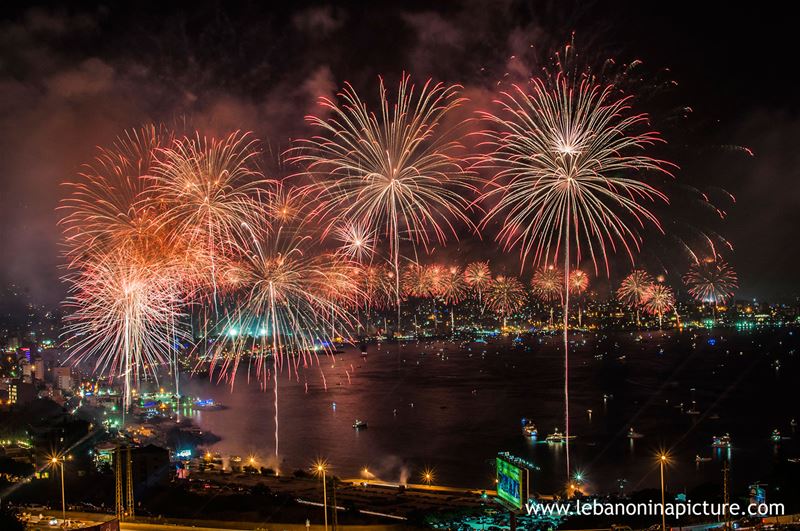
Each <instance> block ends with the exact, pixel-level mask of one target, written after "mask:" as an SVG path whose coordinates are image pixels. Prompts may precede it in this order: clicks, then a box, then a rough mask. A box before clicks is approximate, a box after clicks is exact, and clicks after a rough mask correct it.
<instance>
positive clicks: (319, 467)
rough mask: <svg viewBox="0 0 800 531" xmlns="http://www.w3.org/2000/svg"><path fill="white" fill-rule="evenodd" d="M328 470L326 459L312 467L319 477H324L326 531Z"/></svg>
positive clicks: (326, 526) (323, 501)
mask: <svg viewBox="0 0 800 531" xmlns="http://www.w3.org/2000/svg"><path fill="white" fill-rule="evenodd" d="M327 470H328V462H327V461H325V460H324V459H318V460H317V462H316V463H314V466H313V467H312V471H313V472H314V473H315V474H316V475H317V476H320V475H321V476H322V510H323V514H324V515H325V516H324V521H325V531H328V482H327V479H326V477H325V472H327Z"/></svg>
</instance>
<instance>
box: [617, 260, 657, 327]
mask: <svg viewBox="0 0 800 531" xmlns="http://www.w3.org/2000/svg"><path fill="white" fill-rule="evenodd" d="M653 284H654V282H653V277H651V276H650V274H649V273H648V272H647V271H644V270H642V269H634V270H633V271H631V273H630V274H629V275H628V276H627V277H625V278H624V279H622V282H621V283H620V285H619V289H617V299H618V300H619V301H620V302H621V303H622V304H625V305H627V306H630V307H631V308H635V309H636V324H639V323H640V321H639V308H640V307H641V306H642V304H644V302H645V301H646V300H647V297H648V296H649V293H650V289H651V288H652V287H653Z"/></svg>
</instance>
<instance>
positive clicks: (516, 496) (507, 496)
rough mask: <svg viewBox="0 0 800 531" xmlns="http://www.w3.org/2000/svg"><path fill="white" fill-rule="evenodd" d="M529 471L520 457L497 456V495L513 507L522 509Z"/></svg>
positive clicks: (525, 498)
mask: <svg viewBox="0 0 800 531" xmlns="http://www.w3.org/2000/svg"><path fill="white" fill-rule="evenodd" d="M529 474H530V471H529V470H528V468H527V467H526V466H525V464H524V462H522V460H521V459H515V458H514V457H512V456H510V455H508V454H500V455H498V456H497V497H498V498H500V500H502V501H503V502H505V503H506V504H508V505H509V506H511V507H513V508H514V509H520V510H521V509H523V508H524V507H525V503H526V502H527V501H528V488H529V485H528V478H529Z"/></svg>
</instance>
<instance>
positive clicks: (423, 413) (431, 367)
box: [184, 331, 800, 492]
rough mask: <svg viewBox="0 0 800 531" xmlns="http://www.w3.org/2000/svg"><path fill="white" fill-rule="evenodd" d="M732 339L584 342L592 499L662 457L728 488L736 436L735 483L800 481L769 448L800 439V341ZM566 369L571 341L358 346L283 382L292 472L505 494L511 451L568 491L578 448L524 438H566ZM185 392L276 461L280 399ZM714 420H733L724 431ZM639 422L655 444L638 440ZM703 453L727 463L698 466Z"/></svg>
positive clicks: (641, 479)
mask: <svg viewBox="0 0 800 531" xmlns="http://www.w3.org/2000/svg"><path fill="white" fill-rule="evenodd" d="M778 335H780V336H782V339H783V344H782V345H781V346H780V347H778V344H777V342H778V341H779V340H780V339H781V338H780V337H778ZM716 337H717V338H718V341H717V344H716V345H714V346H711V345H709V344H708V343H707V342H706V341H705V338H704V337H700V338H693V337H692V335H691V334H690V333H684V334H683V335H677V334H673V336H672V337H669V338H665V337H663V336H660V335H659V334H652V335H649V334H645V335H644V340H643V341H641V342H635V341H633V340H632V337H631V336H630V335H621V336H619V337H614V338H607V339H600V340H597V339H596V338H594V337H593V336H591V335H586V336H585V337H582V336H580V335H577V334H576V339H577V340H578V341H577V342H576V343H575V345H574V347H573V348H574V351H572V354H571V367H572V369H571V371H572V372H571V377H570V389H571V401H570V402H571V403H570V408H571V409H570V412H571V415H570V418H571V423H572V432H573V434H576V435H577V436H578V438H577V439H576V440H575V441H574V442H573V443H572V444H571V452H572V461H573V463H574V468H575V469H579V470H581V471H582V472H583V474H584V475H585V476H586V477H587V478H588V481H589V488H591V489H596V490H601V491H608V490H613V489H615V488H616V485H617V484H618V483H617V480H618V479H626V480H627V489H628V490H637V489H641V488H645V487H656V486H657V484H658V467H657V463H656V462H655V460H654V459H653V456H654V454H655V453H656V451H657V450H658V449H660V448H671V453H672V455H673V458H674V463H673V464H672V465H671V467H670V471H669V480H670V482H671V484H672V485H675V486H676V488H677V486H679V485H680V486H683V487H686V488H690V487H692V486H693V485H698V484H700V483H703V482H714V483H719V482H720V481H721V472H720V469H721V459H722V457H723V454H722V453H720V452H715V451H712V449H711V447H710V442H711V436H712V435H715V434H717V435H719V434H723V433H725V432H730V433H731V435H732V438H733V445H734V449H733V451H732V452H731V463H732V469H733V471H734V476H733V477H734V480H735V481H737V482H739V483H742V484H743V485H744V484H745V483H746V482H748V481H755V480H757V479H759V480H762V481H767V479H766V478H768V477H770V475H772V477H773V479H774V481H776V482H779V481H780V477H782V476H781V474H783V472H782V470H784V469H786V467H787V466H789V467H791V466H796V467H799V468H798V469H799V470H800V465H787V464H786V463H785V458H786V457H796V456H798V455H800V452H798V451H797V448H798V445H797V444H796V441H795V440H794V438H793V439H792V440H787V441H784V442H782V443H781V445H780V446H779V447H778V448H777V449H776V448H775V447H774V445H773V444H772V443H771V442H770V441H769V434H770V432H771V431H772V429H773V428H776V427H778V428H780V429H781V430H782V431H784V432H785V433H786V434H789V432H790V428H789V419H790V418H792V417H800V411H796V410H795V403H796V400H794V398H793V397H794V389H796V388H797V385H798V383H800V379H799V376H800V374H799V371H798V370H797V367H796V364H795V362H794V357H793V356H790V355H788V354H786V353H787V352H788V351H789V349H791V348H793V345H792V343H793V338H791V337H789V336H787V335H786V332H785V331H784V332H778V333H777V334H768V335H765V336H764V337H758V338H756V336H753V335H742V336H735V335H730V336H729V337H723V338H719V336H718V335H717V336H716ZM582 339H586V344H585V345H584V344H582V343H583V342H582ZM762 340H763V341H764V343H763V344H762V345H761V346H760V347H759V343H760V342H761V341H762ZM767 342H773V343H774V344H769V345H768V344H767ZM692 344H695V345H697V348H693V347H692ZM662 348H663V349H664V353H663V354H659V350H660V349H662ZM484 351H485V352H484ZM726 351H729V352H730V353H727V352H726ZM740 351H742V352H743V354H742V355H739V352H740ZM767 352H770V353H769V354H766V353H767ZM599 354H603V357H602V359H598V358H597V357H596V356H597V355H599ZM623 356H624V358H623ZM776 356H782V357H783V358H784V359H783V365H782V368H781V371H780V372H776V371H775V370H774V369H773V368H772V367H771V366H770V362H771V360H772V359H774V357H776ZM562 364H563V358H562V354H561V350H560V338H558V337H548V338H544V339H542V340H541V341H540V340H538V339H537V338H534V339H531V340H529V341H526V344H525V346H524V347H513V346H512V345H511V344H509V343H506V344H502V343H494V344H493V343H490V344H488V345H485V344H472V345H470V346H469V348H464V349H462V348H460V347H459V346H458V345H453V344H448V343H444V342H434V343H418V344H417V343H413V344H407V345H402V346H401V345H397V344H387V343H383V344H381V345H380V346H378V345H370V348H369V356H368V357H367V358H366V359H363V358H362V357H361V356H360V355H359V352H358V349H346V351H345V352H344V353H342V354H337V355H336V360H335V363H334V361H333V360H332V359H331V358H323V359H322V360H321V365H322V369H320V367H316V366H315V367H313V368H310V369H306V370H305V371H302V372H301V373H300V375H299V380H297V379H294V378H295V377H294V375H293V377H292V379H289V378H288V375H287V374H282V375H281V379H280V381H279V392H280V445H281V456H280V457H281V469H282V470H283V471H284V472H291V471H293V470H295V469H297V468H307V467H308V466H309V465H310V463H311V462H312V461H313V460H314V458H316V457H318V456H324V457H325V458H326V459H328V461H329V462H330V463H331V464H332V465H333V466H334V467H335V470H336V474H337V475H339V476H340V477H356V476H357V475H358V473H359V471H360V470H361V469H363V468H364V467H365V466H367V467H368V468H369V470H370V471H371V472H372V473H373V474H375V475H376V476H378V477H379V478H382V479H386V480H392V481H398V480H406V479H407V480H409V481H418V480H419V477H418V476H419V474H420V472H421V471H422V470H423V469H424V468H426V467H432V468H433V469H434V470H435V472H436V477H437V481H439V482H441V483H443V484H451V485H459V486H470V487H476V488H481V487H483V488H491V487H492V486H493V479H492V478H493V469H492V467H491V465H490V464H489V462H490V460H492V459H493V457H494V456H495V455H496V453H497V452H498V451H501V450H509V451H511V452H514V453H517V454H519V455H522V456H524V457H527V458H529V459H531V460H533V461H534V462H536V463H537V464H539V466H540V467H541V470H540V471H539V472H537V473H535V474H534V476H533V481H534V487H533V488H534V490H537V491H540V492H551V491H553V490H555V489H556V488H558V487H560V486H561V485H562V484H563V478H564V474H565V467H566V465H565V462H564V453H565V452H564V448H563V447H562V446H559V445H548V444H544V443H542V442H534V441H532V440H530V439H528V438H526V437H524V436H523V435H522V431H521V427H522V426H521V419H522V418H523V417H524V418H530V419H532V420H533V421H534V422H535V423H536V424H537V427H538V429H539V441H543V440H544V436H545V434H547V433H551V432H552V431H553V430H554V429H555V428H559V429H561V430H562V431H563V428H564V426H563V395H562V393H563V378H562V372H561V371H562V370H563V365H562ZM320 370H322V371H324V375H325V380H326V381H327V390H326V389H325V388H324V385H323V381H322V377H321V375H320ZM348 375H349V378H348ZM306 383H307V384H308V386H307V387H308V389H307V392H306ZM692 388H695V389H696V391H694V392H691V391H690V389H692ZM184 392H187V393H191V394H194V395H198V396H201V397H211V398H213V399H215V400H216V401H217V402H220V403H223V404H225V405H226V406H227V409H225V410H223V411H204V412H197V413H196V417H195V420H196V422H197V423H198V424H199V425H200V426H201V427H202V428H203V429H204V430H209V431H211V432H213V433H215V434H217V435H219V436H221V437H222V438H223V440H222V441H221V442H219V443H218V444H216V445H214V446H213V447H212V450H214V451H219V452H221V453H223V454H224V455H229V454H235V455H240V456H242V457H246V456H249V455H255V456H257V457H258V458H259V460H260V462H261V463H264V464H271V463H269V462H268V457H269V456H270V455H271V453H272V452H273V448H274V446H273V445H274V442H273V441H274V435H273V414H274V411H273V404H272V391H271V388H270V389H267V391H266V392H265V391H263V390H262V389H261V387H260V386H259V385H258V384H257V383H256V382H253V381H251V382H249V383H248V382H247V379H246V376H245V377H242V378H239V380H238V381H237V382H236V387H235V389H234V391H233V392H232V393H231V391H230V387H229V386H227V385H224V384H220V385H216V384H215V383H212V382H209V381H208V380H204V379H194V380H192V381H190V382H188V383H186V384H185V385H184ZM604 395H605V398H604ZM692 400H696V401H697V405H698V408H699V409H700V411H701V414H700V415H696V416H695V415H687V414H686V413H685V412H684V413H682V412H681V410H680V409H679V404H680V403H681V402H683V403H684V408H683V409H684V411H685V410H686V409H689V407H690V404H691V401H692ZM715 402H716V404H715ZM334 404H335V407H334ZM712 406H713V408H712ZM589 409H591V410H592V413H591V415H590V414H589V413H588V410H589ZM711 413H717V414H719V416H720V419H719V420H711V419H709V418H708V417H709V416H710V414H711ZM355 419H362V420H365V421H366V422H368V424H369V426H368V429H365V430H354V429H353V427H352V425H353V422H354V420H355ZM631 426H633V427H634V428H635V431H636V432H639V433H642V434H643V435H644V436H643V437H642V438H641V439H629V438H628V437H627V433H628V430H629V429H630V427H631ZM696 455H701V456H703V457H712V460H711V461H709V462H703V463H701V464H700V465H699V466H698V465H696V463H695V456H696ZM776 463H778V464H776ZM756 476H757V477H756Z"/></svg>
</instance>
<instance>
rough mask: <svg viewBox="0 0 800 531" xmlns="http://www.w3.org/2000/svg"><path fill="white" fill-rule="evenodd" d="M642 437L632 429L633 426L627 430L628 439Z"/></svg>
mask: <svg viewBox="0 0 800 531" xmlns="http://www.w3.org/2000/svg"><path fill="white" fill-rule="evenodd" d="M642 437H644V435H642V434H641V433H638V432H636V431H634V430H633V428H631V429H630V430H628V439H641V438H642Z"/></svg>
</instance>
